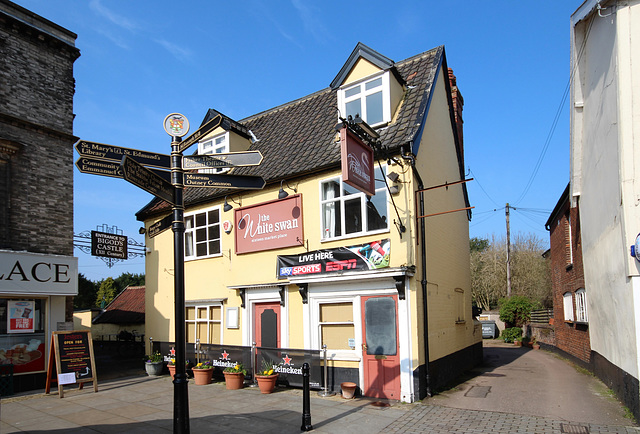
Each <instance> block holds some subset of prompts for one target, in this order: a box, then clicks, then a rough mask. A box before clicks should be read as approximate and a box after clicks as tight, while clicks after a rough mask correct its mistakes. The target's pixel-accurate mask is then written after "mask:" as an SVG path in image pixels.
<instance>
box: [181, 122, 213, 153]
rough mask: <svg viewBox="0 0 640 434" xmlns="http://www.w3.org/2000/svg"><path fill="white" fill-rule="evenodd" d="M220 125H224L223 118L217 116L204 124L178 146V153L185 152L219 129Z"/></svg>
mask: <svg viewBox="0 0 640 434" xmlns="http://www.w3.org/2000/svg"><path fill="white" fill-rule="evenodd" d="M220 124H222V116H220V115H217V116H216V117H214V118H213V119H211V120H210V121H209V122H207V123H206V124H204V125H203V126H201V127H200V128H198V129H197V130H196V131H195V132H194V133H193V134H191V135H190V136H189V137H187V138H186V139H184V140H183V141H182V142H180V144H179V145H178V152H183V151H184V150H185V149H187V148H188V147H189V146H191V145H193V144H194V143H196V142H197V141H198V140H200V139H201V138H202V137H204V136H206V135H207V134H209V133H210V132H211V131H213V130H215V129H216V128H218V127H219V126H220Z"/></svg>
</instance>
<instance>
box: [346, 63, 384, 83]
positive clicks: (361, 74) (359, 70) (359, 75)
mask: <svg viewBox="0 0 640 434" xmlns="http://www.w3.org/2000/svg"><path fill="white" fill-rule="evenodd" d="M380 71H382V70H381V69H380V68H378V67H377V66H375V65H374V64H373V63H371V62H369V61H368V60H366V59H363V58H360V59H358V61H357V62H356V64H355V65H354V67H353V69H352V70H351V72H349V74H347V78H345V80H344V82H343V83H342V84H341V86H342V85H345V84H349V83H353V82H356V81H358V80H362V79H363V78H366V77H368V76H370V75H373V74H377V73H379V72H380Z"/></svg>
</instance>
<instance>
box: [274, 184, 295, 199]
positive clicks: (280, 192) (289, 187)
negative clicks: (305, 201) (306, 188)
mask: <svg viewBox="0 0 640 434" xmlns="http://www.w3.org/2000/svg"><path fill="white" fill-rule="evenodd" d="M285 182H286V181H285V180H284V179H283V180H282V181H280V191H279V192H278V199H284V198H285V197H287V196H289V193H287V192H286V191H284V187H282V184H283V183H285ZM287 188H288V189H289V190H293V192H294V193H297V192H298V190H297V189H296V188H295V187H291V186H290V185H289V183H288V182H287Z"/></svg>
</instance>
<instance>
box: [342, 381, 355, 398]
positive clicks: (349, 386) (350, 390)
mask: <svg viewBox="0 0 640 434" xmlns="http://www.w3.org/2000/svg"><path fill="white" fill-rule="evenodd" d="M356 387H358V385H357V384H356V383H351V382H350V381H346V382H344V383H340V388H341V389H342V397H343V398H345V399H352V398H353V397H354V395H355V394H356Z"/></svg>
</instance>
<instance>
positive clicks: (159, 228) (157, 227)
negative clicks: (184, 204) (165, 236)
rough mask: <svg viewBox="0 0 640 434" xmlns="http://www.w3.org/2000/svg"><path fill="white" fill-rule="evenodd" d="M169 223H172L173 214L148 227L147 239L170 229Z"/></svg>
mask: <svg viewBox="0 0 640 434" xmlns="http://www.w3.org/2000/svg"><path fill="white" fill-rule="evenodd" d="M171 223H173V214H169V215H168V216H166V217H165V218H163V219H162V220H158V221H157V222H155V223H154V224H152V225H149V228H148V229H147V235H149V238H153V237H155V236H156V235H160V234H161V233H162V232H164V231H166V230H167V229H169V228H170V227H171Z"/></svg>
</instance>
